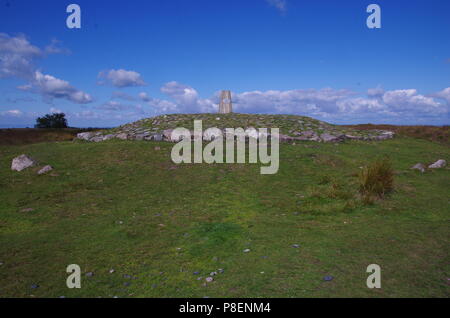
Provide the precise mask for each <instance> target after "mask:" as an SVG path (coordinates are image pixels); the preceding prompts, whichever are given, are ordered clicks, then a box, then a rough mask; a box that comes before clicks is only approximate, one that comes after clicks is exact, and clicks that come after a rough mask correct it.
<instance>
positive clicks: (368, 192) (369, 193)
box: [358, 158, 394, 203]
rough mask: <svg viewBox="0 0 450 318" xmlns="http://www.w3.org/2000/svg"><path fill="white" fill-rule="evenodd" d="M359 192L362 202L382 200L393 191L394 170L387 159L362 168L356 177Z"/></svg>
mask: <svg viewBox="0 0 450 318" xmlns="http://www.w3.org/2000/svg"><path fill="white" fill-rule="evenodd" d="M358 181H359V192H360V193H361V195H362V196H363V201H364V202H366V203H369V202H371V198H372V197H378V198H383V197H384V196H385V195H386V194H387V193H389V192H391V191H392V190H393V189H394V170H393V169H392V165H391V162H390V160H389V159H387V158H384V159H378V160H376V161H374V162H372V163H370V164H369V165H367V166H366V167H364V168H363V169H362V170H361V172H360V173H359V175H358Z"/></svg>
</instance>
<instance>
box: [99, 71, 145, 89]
mask: <svg viewBox="0 0 450 318" xmlns="http://www.w3.org/2000/svg"><path fill="white" fill-rule="evenodd" d="M98 78H99V79H100V80H99V82H98V83H99V84H100V85H104V84H107V83H109V84H111V85H113V86H115V87H119V88H123V87H132V86H145V85H146V84H145V82H144V80H143V79H142V77H141V74H139V73H138V72H135V71H127V70H124V69H118V70H107V71H102V72H100V73H99V74H98Z"/></svg>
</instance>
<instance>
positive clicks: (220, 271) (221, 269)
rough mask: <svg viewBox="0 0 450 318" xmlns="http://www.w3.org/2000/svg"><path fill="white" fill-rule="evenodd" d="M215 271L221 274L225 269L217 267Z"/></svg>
mask: <svg viewBox="0 0 450 318" xmlns="http://www.w3.org/2000/svg"><path fill="white" fill-rule="evenodd" d="M217 271H218V272H219V273H220V274H223V273H224V272H225V270H224V269H223V268H219V269H218V270H217Z"/></svg>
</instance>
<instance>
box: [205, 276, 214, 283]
mask: <svg viewBox="0 0 450 318" xmlns="http://www.w3.org/2000/svg"><path fill="white" fill-rule="evenodd" d="M205 280H206V282H207V283H211V282H212V281H213V280H214V278H212V277H206V279H205Z"/></svg>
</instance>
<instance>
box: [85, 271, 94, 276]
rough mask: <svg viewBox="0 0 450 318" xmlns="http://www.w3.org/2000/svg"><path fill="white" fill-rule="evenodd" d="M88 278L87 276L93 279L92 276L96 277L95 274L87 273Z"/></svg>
mask: <svg viewBox="0 0 450 318" xmlns="http://www.w3.org/2000/svg"><path fill="white" fill-rule="evenodd" d="M86 276H87V277H92V276H94V273H93V272H87V273H86Z"/></svg>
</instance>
